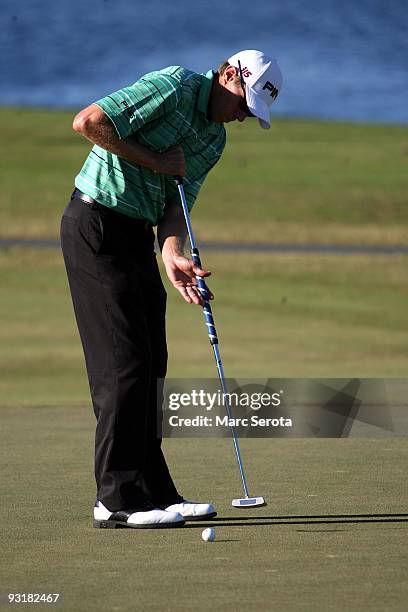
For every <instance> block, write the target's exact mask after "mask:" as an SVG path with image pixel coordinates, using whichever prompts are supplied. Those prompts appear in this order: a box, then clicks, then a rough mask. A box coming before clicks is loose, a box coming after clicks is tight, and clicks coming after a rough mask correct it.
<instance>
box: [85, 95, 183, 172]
mask: <svg viewBox="0 0 408 612" xmlns="http://www.w3.org/2000/svg"><path fill="white" fill-rule="evenodd" d="M73 128H74V130H75V131H76V132H78V133H80V134H81V135H82V136H84V137H85V138H86V139H87V140H89V141H90V142H92V143H93V144H96V145H98V146H99V147H102V148H103V149H106V151H109V152H110V153H113V154H114V155H117V156H118V157H120V158H121V159H125V160H126V161H128V162H131V163H133V164H139V165H141V166H145V167H146V168H150V170H153V171H154V172H160V173H163V174H173V175H181V176H184V174H185V162H184V152H183V149H182V148H181V147H171V148H170V149H167V151H164V152H162V153H159V152H157V151H151V150H150V149H148V148H147V147H145V146H143V145H141V144H139V143H138V142H137V141H136V140H135V139H134V137H133V136H129V137H128V138H123V139H122V138H119V135H118V133H117V132H116V129H115V126H114V125H113V123H112V121H111V120H110V119H109V117H108V116H107V115H106V114H105V113H104V112H103V111H102V109H100V108H99V106H97V105H96V104H91V105H90V106H88V107H87V108H85V109H84V110H82V111H81V112H80V113H78V115H77V116H76V117H75V119H74V123H73Z"/></svg>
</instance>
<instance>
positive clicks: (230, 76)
mask: <svg viewBox="0 0 408 612" xmlns="http://www.w3.org/2000/svg"><path fill="white" fill-rule="evenodd" d="M237 74H238V68H234V66H228V68H226V69H225V70H224V73H223V75H222V77H223V82H224V84H226V83H229V82H231V81H233V80H234V79H235V77H236V75H237Z"/></svg>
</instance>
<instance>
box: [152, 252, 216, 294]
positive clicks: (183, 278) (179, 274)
mask: <svg viewBox="0 0 408 612" xmlns="http://www.w3.org/2000/svg"><path fill="white" fill-rule="evenodd" d="M163 262H164V265H165V268H166V272H167V276H168V277H169V280H170V282H171V283H172V285H173V286H174V287H175V288H176V289H177V290H178V291H180V293H181V295H182V296H183V298H184V299H185V301H186V302H187V303H188V304H197V305H199V306H203V305H204V300H203V298H202V296H201V294H200V292H199V290H198V287H197V280H196V278H195V277H196V275H197V276H201V277H202V278H204V277H206V276H210V274H211V272H209V271H208V270H202V269H201V268H199V267H198V266H196V265H195V264H194V262H193V261H191V260H190V259H187V258H186V257H184V256H183V255H174V256H172V257H166V258H163ZM208 292H209V298H210V300H212V299H214V295H213V294H212V292H211V291H210V290H208Z"/></svg>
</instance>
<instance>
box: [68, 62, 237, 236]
mask: <svg viewBox="0 0 408 612" xmlns="http://www.w3.org/2000/svg"><path fill="white" fill-rule="evenodd" d="M213 76H214V75H213V72H212V71H209V72H208V73H207V74H197V73H195V72H192V71H191V70H187V69H186V68H182V67H180V66H170V67H169V68H164V69H163V70H158V71H155V72H150V73H149V74H146V75H144V76H143V77H142V78H141V79H139V80H138V81H136V83H134V84H133V85H130V86H129V87H124V88H123V89H120V90H118V91H116V92H114V93H112V94H111V95H109V96H106V97H105V98H102V99H101V100H98V101H97V102H95V104H97V105H98V106H99V107H100V108H101V109H102V110H103V111H104V113H106V115H108V117H109V118H110V120H111V121H112V123H113V125H114V126H115V128H116V131H117V133H118V135H119V137H120V138H133V139H135V141H136V142H138V143H139V144H141V145H144V146H145V147H148V148H149V149H151V150H153V151H158V152H163V151H165V150H166V149H168V148H169V147H171V146H174V145H179V146H181V147H182V148H183V150H184V155H185V161H186V177H185V179H184V189H185V194H186V199H187V204H188V207H189V209H190V210H191V208H192V207H193V204H194V201H195V199H196V197H197V195H198V192H199V190H200V187H201V185H202V183H203V181H204V179H205V177H206V175H207V173H208V171H209V170H210V169H211V168H212V167H213V166H214V164H216V163H217V161H218V160H219V158H220V157H221V154H222V152H223V149H224V146H225V129H224V126H223V124H220V123H214V122H212V121H209V120H208V118H207V116H206V113H207V106H208V101H209V97H210V93H211V85H212V80H213ZM75 186H76V187H77V188H78V189H80V190H81V191H83V192H84V193H86V194H87V195H89V196H91V197H92V198H94V199H95V200H97V201H98V202H100V203H101V204H104V205H105V206H108V207H110V208H114V209H115V210H117V211H118V212H121V213H124V214H126V215H128V216H130V217H135V218H142V219H147V220H148V221H150V223H152V224H153V225H157V224H158V222H159V221H160V219H161V217H162V216H163V212H164V206H165V203H166V202H169V201H171V200H174V199H176V198H178V191H177V186H176V184H175V182H174V179H173V178H172V177H171V176H170V175H165V174H160V173H156V172H154V171H153V170H150V169H149V168H146V167H144V166H141V165H137V164H132V163H130V162H128V161H126V160H124V159H121V158H120V157H118V156H117V155H113V154H112V153H109V151H106V150H105V149H103V148H101V147H99V146H97V145H95V146H94V147H93V149H92V151H91V152H90V154H89V156H88V158H87V159H86V161H85V164H84V165H83V167H82V169H81V171H80V173H79V174H78V176H77V177H76V179H75Z"/></svg>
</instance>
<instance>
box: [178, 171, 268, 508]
mask: <svg viewBox="0 0 408 612" xmlns="http://www.w3.org/2000/svg"><path fill="white" fill-rule="evenodd" d="M175 181H176V184H177V187H178V190H179V194H180V200H181V205H182V207H183V214H184V219H185V222H186V226H187V232H188V237H189V240H190V246H191V258H192V260H193V262H194V263H195V265H196V266H198V267H199V268H202V265H201V260H200V253H199V251H198V248H197V246H196V243H195V239H194V234H193V229H192V227H191V222H190V215H189V212H188V207H187V201H186V196H185V193H184V187H183V179H182V178H181V177H179V176H177V177H176V178H175ZM196 280H197V285H198V290H199V292H200V294H201V296H202V298H203V300H204V305H203V314H204V321H205V324H206V326H207V331H208V338H209V340H210V344H211V346H212V348H213V351H214V357H215V363H216V365H217V371H218V376H219V379H220V383H221V387H222V392H223V395H224V403H225V407H226V410H227V415H228V419H229V421H230V422H231V420H232V419H233V416H232V410H231V406H230V404H229V400H228V395H227V394H228V389H227V384H226V381H225V375H224V368H223V365H222V362H221V357H220V351H219V348H218V337H217V332H216V329H215V324H214V318H213V314H212V310H211V306H210V302H209V299H210V298H209V291H208V288H207V285H206V284H205V281H204V279H203V278H201V276H196ZM230 429H231V432H232V440H233V442H234V448H235V455H236V457H237V462H238V467H239V472H240V475H241V480H242V486H243V489H244V494H245V497H241V498H238V499H233V500H232V502H231V503H232V505H233V506H235V508H253V507H260V506H266V501H265V500H264V498H263V497H251V496H250V495H249V492H248V486H247V482H246V478H245V473H244V466H243V464H242V459H241V452H240V449H239V443H238V437H237V434H236V431H235V428H234V426H233V425H230Z"/></svg>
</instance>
